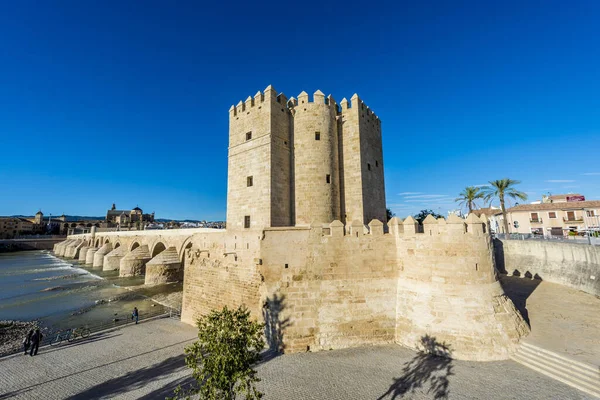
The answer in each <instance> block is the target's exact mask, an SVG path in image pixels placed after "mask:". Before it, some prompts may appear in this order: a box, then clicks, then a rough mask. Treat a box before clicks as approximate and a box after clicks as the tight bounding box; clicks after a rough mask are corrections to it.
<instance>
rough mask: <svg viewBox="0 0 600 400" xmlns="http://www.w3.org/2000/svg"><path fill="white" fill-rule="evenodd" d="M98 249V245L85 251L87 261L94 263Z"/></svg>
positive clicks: (90, 263)
mask: <svg viewBox="0 0 600 400" xmlns="http://www.w3.org/2000/svg"><path fill="white" fill-rule="evenodd" d="M97 251H98V248H97V247H90V248H89V249H88V251H87V252H86V253H85V263H86V264H88V265H92V264H93V263H94V254H96V252H97Z"/></svg>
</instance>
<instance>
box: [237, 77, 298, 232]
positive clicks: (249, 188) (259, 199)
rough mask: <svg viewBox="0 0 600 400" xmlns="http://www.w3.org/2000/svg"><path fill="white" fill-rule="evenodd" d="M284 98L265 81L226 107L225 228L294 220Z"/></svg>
mask: <svg viewBox="0 0 600 400" xmlns="http://www.w3.org/2000/svg"><path fill="white" fill-rule="evenodd" d="M286 102H287V99H286V98H285V95H283V93H282V94H280V95H279V96H278V95H277V92H276V91H275V89H273V87H272V86H268V87H267V88H266V89H265V90H264V93H261V92H258V93H256V95H254V97H248V98H247V99H246V101H245V102H242V101H240V102H239V103H238V105H237V106H232V107H231V108H230V110H229V161H228V178H227V227H228V228H232V229H247V228H263V227H268V226H290V225H292V200H291V184H290V174H291V139H290V132H291V131H290V111H289V109H288V108H287V105H286Z"/></svg>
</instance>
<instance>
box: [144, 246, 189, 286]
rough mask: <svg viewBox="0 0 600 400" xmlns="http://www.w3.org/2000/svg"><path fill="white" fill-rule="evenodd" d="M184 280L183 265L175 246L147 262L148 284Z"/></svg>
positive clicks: (145, 281) (146, 282) (146, 281)
mask: <svg viewBox="0 0 600 400" xmlns="http://www.w3.org/2000/svg"><path fill="white" fill-rule="evenodd" d="M181 280H183V267H182V266H181V261H180V259H179V254H178V253H177V249H176V248H175V247H169V248H167V249H165V250H164V251H162V252H161V253H160V254H158V255H157V256H156V257H154V258H153V259H152V260H150V261H148V262H147V263H146V277H145V280H144V283H145V284H146V285H157V284H161V283H169V282H178V281H181Z"/></svg>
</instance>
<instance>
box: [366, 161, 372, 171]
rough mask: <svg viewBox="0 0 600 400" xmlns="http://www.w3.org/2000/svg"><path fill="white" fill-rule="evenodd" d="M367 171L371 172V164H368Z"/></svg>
mask: <svg viewBox="0 0 600 400" xmlns="http://www.w3.org/2000/svg"><path fill="white" fill-rule="evenodd" d="M367 169H368V170H369V171H370V170H371V164H369V163H367Z"/></svg>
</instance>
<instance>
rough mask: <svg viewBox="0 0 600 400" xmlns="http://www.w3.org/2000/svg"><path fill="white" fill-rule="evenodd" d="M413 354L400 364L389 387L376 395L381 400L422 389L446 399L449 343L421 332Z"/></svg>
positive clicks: (448, 391) (449, 371)
mask: <svg viewBox="0 0 600 400" xmlns="http://www.w3.org/2000/svg"><path fill="white" fill-rule="evenodd" d="M418 347H420V350H419V352H418V353H417V355H416V356H415V357H414V358H413V359H412V360H410V361H409V362H407V363H406V364H404V368H403V369H402V376H401V377H399V378H396V379H394V383H392V385H391V386H390V387H389V389H388V390H387V391H386V392H385V393H384V394H382V395H381V396H380V397H378V399H377V400H383V399H385V398H388V396H390V397H389V398H390V399H396V398H402V397H404V396H405V395H409V394H410V393H414V392H416V391H417V390H418V389H423V390H425V391H426V392H427V393H428V394H431V395H433V398H434V399H446V398H448V394H449V393H450V390H449V386H450V381H449V379H448V377H450V376H451V375H454V373H453V372H452V368H453V365H452V358H451V355H452V350H451V348H450V345H449V344H446V343H440V342H438V341H437V340H436V339H435V337H432V336H429V335H425V336H423V337H422V338H421V341H420V343H419V346H418Z"/></svg>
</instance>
